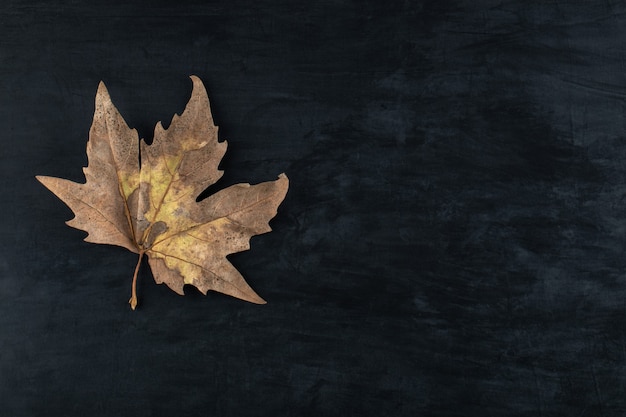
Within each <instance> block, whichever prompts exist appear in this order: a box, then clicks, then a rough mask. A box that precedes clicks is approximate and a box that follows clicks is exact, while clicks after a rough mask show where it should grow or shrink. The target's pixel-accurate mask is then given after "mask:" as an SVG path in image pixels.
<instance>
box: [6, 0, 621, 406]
mask: <svg viewBox="0 0 626 417" xmlns="http://www.w3.org/2000/svg"><path fill="white" fill-rule="evenodd" d="M170 3H172V4H170ZM173 3H174V2H152V3H151V7H136V6H133V5H120V6H112V5H110V3H108V2H106V3H105V2H101V3H100V4H99V5H97V4H96V5H90V6H86V5H83V4H82V3H81V2H65V3H63V5H61V4H55V3H51V2H27V1H25V2H17V1H7V2H4V3H3V4H2V6H0V20H1V21H2V27H1V28H0V33H1V34H2V37H1V38H0V122H1V125H2V134H1V136H0V138H1V139H2V144H3V147H2V151H1V152H0V174H1V175H0V187H1V189H2V197H0V213H2V216H1V217H0V280H1V281H0V403H1V404H2V408H3V412H2V414H6V415H13V416H32V415H46V416H49V415H77V416H78V415H92V416H108V415H133V416H137V417H141V416H172V415H180V416H195V415H204V414H207V415H236V416H275V415H292V416H302V415H305V416H306V415H311V416H318V415H330V416H333V415H337V416H345V415H372V416H380V415H393V416H416V415H417V416H442V417H443V416H446V417H447V416H500V415H507V416H557V415H558V416H561V415H572V416H623V415H624V414H626V397H625V396H624V392H625V390H626V334H625V329H626V257H625V256H624V248H625V247H626V239H625V233H626V210H625V208H624V207H625V206H626V201H625V199H624V195H625V192H626V164H625V163H624V161H626V119H625V117H624V110H625V106H624V97H625V94H626V72H625V71H624V68H626V65H625V63H626V48H625V47H624V46H625V45H626V7H624V6H622V5H619V4H618V3H617V2H616V4H613V3H610V2H578V3H579V4H577V5H571V4H570V5H567V4H564V3H561V2H559V3H556V2H554V3H549V2H544V1H537V2H529V1H521V0H520V1H512V2H505V3H502V2H495V1H494V2H488V1H478V2H476V1H466V2H463V1H453V2H440V1H433V2H420V1H409V2H405V3H402V2H389V1H387V2H368V1H363V2H361V1H358V2H357V1H354V2H349V1H330V0H326V1H320V2H316V3H315V4H312V5H305V4H302V5H300V4H296V3H298V2H286V1H284V2H266V3H263V2H252V1H234V2H224V3H223V4H222V5H204V4H202V3H203V2H196V3H187V4H185V5H175V4H173ZM189 74H197V75H199V76H200V77H201V78H202V79H203V81H204V82H205V85H206V86H207V89H208V91H209V95H210V97H211V102H212V105H213V115H214V119H215V121H216V124H217V125H219V126H220V135H221V138H222V139H228V140H229V144H230V146H229V152H228V153H227V155H226V158H225V160H224V161H223V163H222V165H221V167H222V168H224V169H226V173H225V175H224V177H223V178H222V179H221V180H220V182H218V184H219V185H220V186H227V185H230V184H234V183H237V182H248V181H250V182H259V181H263V180H266V179H267V178H274V175H275V173H276V172H283V171H284V172H286V173H287V175H288V176H289V178H290V180H291V188H290V192H289V194H288V195H287V198H286V200H285V202H284V203H283V205H282V206H281V208H280V210H279V214H278V217H277V218H276V219H275V220H274V221H273V222H272V227H273V229H274V230H275V232H274V233H272V234H268V235H264V236H259V237H257V238H254V239H252V252H246V253H242V254H238V255H236V256H233V257H232V261H233V263H234V264H235V265H236V266H237V268H239V269H240V270H241V272H242V273H243V275H245V276H246V277H247V279H248V282H249V283H250V284H251V285H252V286H253V287H254V288H255V289H256V290H257V291H258V292H259V293H260V294H263V296H264V298H265V299H266V300H267V301H268V304H267V305H266V306H262V307H259V306H254V305H247V304H245V303H241V302H239V301H237V300H234V299H231V298H228V297H226V296H220V295H217V294H210V295H209V296H208V297H204V296H202V295H200V294H199V293H197V292H194V291H195V290H193V289H188V290H187V293H188V294H189V295H188V296H186V297H176V296H173V294H171V292H170V291H168V290H167V289H166V288H163V287H162V286H156V285H154V284H153V283H152V282H150V281H151V280H152V278H151V277H150V276H149V275H147V274H144V275H143V276H142V277H141V282H140V286H141V289H140V293H141V294H144V298H143V300H142V302H143V303H142V309H141V310H140V311H138V312H135V313H131V312H130V311H129V310H128V308H127V306H126V304H125V298H124V297H121V295H122V294H126V292H127V289H128V280H127V277H128V272H129V265H131V267H132V265H134V260H133V259H134V255H133V254H131V253H127V252H126V251H124V250H123V249H121V248H116V247H100V246H96V245H89V244H87V243H84V242H82V241H81V240H80V238H81V237H82V236H83V234H81V232H79V231H75V230H71V229H68V228H67V227H66V226H65V225H64V224H63V222H62V220H66V219H68V218H70V217H71V214H70V212H69V210H67V209H66V208H65V207H64V206H63V205H62V203H60V202H58V201H56V200H55V199H54V197H53V196H51V195H49V193H48V192H47V190H45V189H44V188H43V187H41V185H40V184H38V183H37V182H36V181H35V180H34V178H33V176H34V175H35V174H38V173H47V174H49V175H55V176H61V177H65V178H70V179H72V180H76V181H79V180H80V172H79V171H78V170H77V169H76V167H79V166H83V165H85V163H86V160H85V159H86V158H85V157H84V143H85V140H86V138H87V132H88V129H89V126H90V123H91V116H92V114H93V92H94V91H95V88H96V86H97V85H98V82H99V81H100V80H101V79H102V80H104V81H105V82H106V83H107V85H108V87H109V90H110V92H111V95H112V96H113V97H115V101H116V105H117V106H118V108H119V109H120V111H121V112H122V114H124V115H125V118H126V120H127V122H128V123H129V125H130V126H131V127H134V128H137V129H138V131H139V134H140V136H142V137H151V136H152V131H151V129H152V126H154V124H155V123H156V122H157V121H158V120H162V121H164V123H166V122H167V121H168V120H170V117H171V114H172V113H173V112H180V111H182V109H183V107H184V105H185V103H186V100H187V98H188V92H189V81H188V78H187V76H188V75H189ZM145 270H146V268H144V271H145ZM77 300H80V301H81V302H77Z"/></svg>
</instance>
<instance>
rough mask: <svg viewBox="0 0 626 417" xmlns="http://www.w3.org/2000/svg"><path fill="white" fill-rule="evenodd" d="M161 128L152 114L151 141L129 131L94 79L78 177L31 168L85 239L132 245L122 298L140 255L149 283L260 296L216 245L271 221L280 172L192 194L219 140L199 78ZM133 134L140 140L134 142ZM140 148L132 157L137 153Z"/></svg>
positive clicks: (203, 184) (237, 243) (240, 246)
mask: <svg viewBox="0 0 626 417" xmlns="http://www.w3.org/2000/svg"><path fill="white" fill-rule="evenodd" d="M191 79H192V81H193V92H192V94H191V98H190V100H189V103H188V104H187V107H186V108H185V111H184V112H183V114H182V115H181V116H178V115H174V117H173V119H172V123H171V124H170V126H169V128H168V129H164V128H163V126H162V125H161V123H160V122H159V123H157V125H156V127H155V131H154V141H153V143H152V144H151V145H147V144H146V143H145V142H143V141H141V142H140V140H139V136H138V135H137V131H136V130H135V129H130V128H129V127H128V125H127V124H126V122H125V121H124V119H123V118H122V116H121V115H120V113H119V112H118V111H117V109H116V108H115V106H114V105H113V103H112V102H111V98H110V97H109V93H108V91H107V89H106V87H105V86H104V84H103V83H102V82H101V83H100V85H99V87H98V92H97V94H96V110H95V113H94V119H93V124H92V125H91V129H90V131H89V141H88V142H87V157H88V159H89V163H88V166H87V167H85V168H83V171H84V173H85V178H86V182H85V183H84V184H79V183H75V182H72V181H69V180H66V179H62V178H54V177H46V176H37V179H38V180H39V181H40V182H41V183H42V184H43V185H45V186H46V187H47V188H48V189H49V190H50V191H52V192H53V193H54V194H56V196H57V197H59V198H60V199H61V200H63V202H64V203H65V204H67V205H68V206H69V207H70V209H72V211H73V212H74V214H75V217H74V218H73V219H71V220H70V221H68V222H67V224H68V225H69V226H71V227H74V228H76V229H80V230H84V231H86V232H87V233H88V236H87V237H86V238H85V241H87V242H92V243H106V244H109V245H118V246H123V247H125V248H127V249H128V250H130V251H132V252H135V253H138V254H139V260H138V261H137V266H136V267H135V273H134V275H133V281H132V291H131V292H132V297H131V299H130V301H129V302H130V305H131V307H132V309H133V310H134V309H135V307H136V306H137V294H136V282H137V273H138V271H139V266H140V265H141V259H142V257H143V255H144V254H145V255H147V256H148V263H149V265H150V267H151V269H152V274H153V275H154V279H155V281H156V282H157V283H159V284H160V283H165V284H167V286H168V287H170V288H171V289H172V290H173V291H175V292H177V293H178V294H181V295H183V294H184V293H183V286H184V285H185V284H191V285H193V286H195V287H196V288H198V289H199V290H200V291H201V292H202V293H204V294H206V293H207V291H208V290H213V291H218V292H221V293H224V294H228V295H231V296H233V297H237V298H240V299H243V300H246V301H250V302H253V303H258V304H264V303H265V301H264V300H263V299H262V298H261V297H259V296H258V295H257V294H256V293H255V292H254V291H253V290H252V288H250V286H249V285H248V284H247V283H246V281H245V280H244V279H243V277H242V276H241V274H240V273H239V271H237V270H236V269H235V267H234V266H233V265H232V264H231V263H230V262H229V261H228V260H227V259H226V255H228V254H231V253H235V252H241V251H244V250H248V249H250V243H249V242H250V238H251V237H252V236H254V235H258V234H261V233H266V232H269V231H270V230H271V228H270V227H269V224H268V222H269V221H270V219H272V218H273V217H274V216H275V215H276V210H277V208H278V206H279V205H280V203H281V202H282V201H283V199H284V197H285V194H286V193H287V188H288V187H289V180H288V179H287V177H286V176H285V174H281V175H279V177H278V179H277V180H275V181H268V182H264V183H260V184H256V185H250V184H236V185H232V186H230V187H228V188H225V189H223V190H221V191H219V192H217V193H215V194H213V195H211V196H210V197H208V198H206V199H204V200H201V201H200V202H196V198H197V197H198V196H199V195H200V193H201V192H202V191H203V190H205V189H206V188H207V187H208V186H210V185H211V184H214V183H215V182H216V181H217V180H218V179H219V178H220V177H221V176H222V173H223V172H222V171H221V170H219V169H218V165H219V163H220V161H221V159H222V157H223V156H224V153H225V152H226V142H225V141H223V142H218V140H217V130H218V129H217V126H215V125H214V124H213V118H212V116H211V109H210V105H209V99H208V96H207V93H206V90H205V88H204V86H203V85H202V81H200V79H199V78H198V77H195V76H192V77H191ZM139 144H140V146H139ZM140 155H141V165H140V163H139V161H140Z"/></svg>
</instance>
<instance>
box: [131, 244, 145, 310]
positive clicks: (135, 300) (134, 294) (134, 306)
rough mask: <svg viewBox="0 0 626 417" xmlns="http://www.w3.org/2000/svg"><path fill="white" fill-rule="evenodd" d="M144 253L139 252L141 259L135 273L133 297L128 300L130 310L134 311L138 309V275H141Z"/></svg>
mask: <svg viewBox="0 0 626 417" xmlns="http://www.w3.org/2000/svg"><path fill="white" fill-rule="evenodd" d="M143 254H144V251H142V250H140V251H139V259H138V260H137V266H135V273H134V274H133V285H132V289H131V297H130V300H128V302H129V304H130V308H132V309H133V310H134V309H135V308H136V307H137V275H139V267H140V266H141V259H142V258H143Z"/></svg>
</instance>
